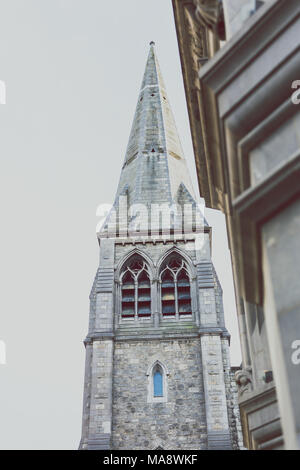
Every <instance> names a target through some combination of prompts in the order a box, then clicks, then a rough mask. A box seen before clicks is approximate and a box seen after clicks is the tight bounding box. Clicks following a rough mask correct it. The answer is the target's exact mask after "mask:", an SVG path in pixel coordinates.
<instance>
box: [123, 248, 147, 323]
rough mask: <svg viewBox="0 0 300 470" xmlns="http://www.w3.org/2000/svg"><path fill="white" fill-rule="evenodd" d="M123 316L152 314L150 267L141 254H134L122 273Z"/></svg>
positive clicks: (140, 316) (136, 316) (131, 316)
mask: <svg viewBox="0 0 300 470" xmlns="http://www.w3.org/2000/svg"><path fill="white" fill-rule="evenodd" d="M121 315H122V318H133V319H134V318H143V317H150V316H151V285H150V277H149V272H148V267H147V264H146V263H145V261H144V260H143V258H142V257H141V256H134V257H133V258H131V259H130V261H129V262H128V263H127V264H126V265H125V267H124V268H123V271H122V274H121Z"/></svg>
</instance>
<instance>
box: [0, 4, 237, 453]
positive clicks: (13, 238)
mask: <svg viewBox="0 0 300 470" xmlns="http://www.w3.org/2000/svg"><path fill="white" fill-rule="evenodd" d="M0 12H1V15H0V80H4V81H5V83H6V87H7V96H6V105H0V159H1V172H0V178H1V181H0V191H1V198H0V204H1V209H0V210H1V244H0V250H1V253H0V257H1V258H0V259H1V263H0V276H1V279H0V282H1V296H0V302H1V305H0V312H1V317H0V340H3V341H5V343H6V348H7V364H6V365H0V398H1V399H0V447H1V448H2V449H76V448H77V447H78V444H79V440H80V433H81V411H82V410H81V408H82V393H83V375H84V346H83V344H82V340H83V339H84V337H85V335H86V333H87V322H88V309H89V301H88V296H89V292H90V289H91V285H92V282H93V278H94V275H95V272H96V269H97V263H98V243H97V241H96V236H95V227H96V223H97V218H96V215H95V214H96V208H97V206H98V205H99V204H100V203H110V202H112V200H113V197H114V193H115V190H116V187H117V183H118V179H119V175H120V170H121V165H122V160H123V158H124V154H125V150H126V145H127V140H128V137H129V132H130V128H131V123H132V119H133V114H134V110H135V106H136V101H137V96H138V91H139V88H140V84H141V80H142V75H143V72H144V67H145V63H146V58H147V54H148V48H149V42H150V41H151V40H154V41H155V42H156V51H157V54H158V58H159V62H160V65H161V69H162V73H163V75H164V79H165V82H166V86H167V92H168V96H169V99H170V102H171V105H172V109H173V112H174V115H175V120H176V123H177V127H178V130H179V134H180V137H181V141H182V144H183V148H184V151H185V155H186V158H187V160H188V164H189V168H190V171H191V174H192V179H193V182H194V187H195V188H196V187H197V182H196V176H195V167H194V160H193V152H192V145H191V138H190V131H189V125H188V116H187V110H186V104H185V97H184V89H183V82H182V75H181V67H180V60H179V54H178V47H177V40H176V34H175V27H174V19H173V12H172V6H171V0H151V1H149V0H127V1H126V2H125V1H124V0H114V1H110V2H107V1H104V0H1V1H0ZM205 216H206V217H207V219H208V222H209V223H210V224H211V225H212V226H213V261H214V263H215V266H216V270H217V272H218V274H219V277H220V281H221V284H222V287H223V290H224V307H225V315H226V323H227V328H228V330H229V331H230V333H231V334H232V347H231V357H232V364H233V365H238V364H239V363H240V360H241V359H240V352H239V340H238V331H237V322H236V311H235V305H234V293H233V285H232V274H231V267H230V257H229V252H228V247H227V240H226V229H225V224H224V217H223V215H222V214H220V213H218V212H216V211H211V210H207V211H206V213H205Z"/></svg>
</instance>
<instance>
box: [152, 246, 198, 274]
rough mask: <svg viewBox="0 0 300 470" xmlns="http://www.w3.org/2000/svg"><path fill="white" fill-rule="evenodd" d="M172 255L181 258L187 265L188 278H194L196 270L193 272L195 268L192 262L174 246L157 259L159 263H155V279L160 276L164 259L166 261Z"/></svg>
mask: <svg viewBox="0 0 300 470" xmlns="http://www.w3.org/2000/svg"><path fill="white" fill-rule="evenodd" d="M173 253H174V254H177V255H178V256H181V258H183V259H184V261H185V262H186V263H187V266H188V269H189V275H190V278H191V279H193V278H194V277H196V270H195V266H194V263H193V260H192V259H191V258H190V257H189V256H188V255H187V254H186V253H185V252H184V251H182V250H180V249H179V248H177V247H176V246H173V247H172V248H170V249H169V250H167V251H166V252H165V253H164V254H163V255H162V256H161V258H160V259H159V261H158V263H157V268H156V273H157V278H159V274H160V271H161V267H162V265H163V264H164V262H165V261H166V259H167V258H168V257H169V256H171V255H172V254H173Z"/></svg>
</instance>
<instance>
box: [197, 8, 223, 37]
mask: <svg viewBox="0 0 300 470" xmlns="http://www.w3.org/2000/svg"><path fill="white" fill-rule="evenodd" d="M194 4H195V6H196V17H197V19H198V20H199V22H200V23H202V24H203V25H205V26H206V27H207V28H209V29H211V30H212V31H213V33H214V34H216V35H217V36H218V38H219V39H221V40H222V41H223V40H224V39H225V23H224V12H223V4H222V0H194Z"/></svg>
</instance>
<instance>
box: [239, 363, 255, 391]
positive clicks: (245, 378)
mask: <svg viewBox="0 0 300 470" xmlns="http://www.w3.org/2000/svg"><path fill="white" fill-rule="evenodd" d="M251 372H252V369H251V367H246V369H241V370H238V371H237V372H236V373H235V381H236V384H237V386H238V393H239V397H241V396H242V395H244V394H245V393H248V392H251V390H253V385H252V373H251Z"/></svg>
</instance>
